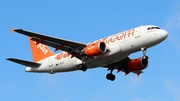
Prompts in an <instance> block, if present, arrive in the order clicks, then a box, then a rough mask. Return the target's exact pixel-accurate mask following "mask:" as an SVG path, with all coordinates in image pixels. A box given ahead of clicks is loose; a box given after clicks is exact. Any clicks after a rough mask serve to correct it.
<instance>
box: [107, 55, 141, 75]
mask: <svg viewBox="0 0 180 101" xmlns="http://www.w3.org/2000/svg"><path fill="white" fill-rule="evenodd" d="M130 61H131V59H130V58H129V57H126V58H124V59H122V60H120V61H118V62H116V63H113V64H109V65H106V66H104V67H106V68H108V69H111V67H112V66H113V68H115V69H117V72H119V71H122V72H124V73H125V75H127V74H129V73H130V72H129V71H128V67H127V66H128V63H129V62H130ZM132 73H134V74H137V76H139V75H140V74H141V73H143V71H141V70H139V71H132Z"/></svg>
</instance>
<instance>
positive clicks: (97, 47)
mask: <svg viewBox="0 0 180 101" xmlns="http://www.w3.org/2000/svg"><path fill="white" fill-rule="evenodd" d="M106 50H107V49H106V44H105V43H104V42H96V43H92V44H89V45H87V46H86V47H85V48H84V54H85V55H86V56H97V55H100V54H102V53H105V52H106Z"/></svg>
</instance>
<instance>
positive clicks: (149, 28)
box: [147, 27, 160, 30]
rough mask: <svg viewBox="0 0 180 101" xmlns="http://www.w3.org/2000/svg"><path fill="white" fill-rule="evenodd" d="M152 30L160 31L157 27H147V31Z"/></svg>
mask: <svg viewBox="0 0 180 101" xmlns="http://www.w3.org/2000/svg"><path fill="white" fill-rule="evenodd" d="M152 29H160V28H159V27H148V29H147V30H152Z"/></svg>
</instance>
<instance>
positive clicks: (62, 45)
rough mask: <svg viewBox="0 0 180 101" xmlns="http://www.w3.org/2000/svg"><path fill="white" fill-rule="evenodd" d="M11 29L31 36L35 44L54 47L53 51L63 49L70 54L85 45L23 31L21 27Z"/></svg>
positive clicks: (77, 51)
mask: <svg viewBox="0 0 180 101" xmlns="http://www.w3.org/2000/svg"><path fill="white" fill-rule="evenodd" d="M11 30H12V31H13V32H18V33H20V34H23V35H26V36H29V37H32V38H31V40H33V41H36V42H37V44H38V43H43V44H45V45H48V46H50V47H53V48H55V51H57V50H63V51H66V52H68V53H69V54H72V55H73V54H77V53H79V52H80V49H82V48H84V47H86V44H84V43H80V42H74V41H69V40H65V39H60V38H55V37H51V36H47V35H43V34H38V33H34V32H29V31H25V30H23V29H11ZM76 57H78V58H81V57H80V55H76Z"/></svg>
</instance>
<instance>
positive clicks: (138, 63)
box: [128, 57, 148, 72]
mask: <svg viewBox="0 0 180 101" xmlns="http://www.w3.org/2000/svg"><path fill="white" fill-rule="evenodd" d="M147 66H148V57H147V58H143V57H140V58H137V59H132V60H131V61H130V62H129V63H128V70H129V71H131V72H132V71H139V70H143V69H145V68H147Z"/></svg>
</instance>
